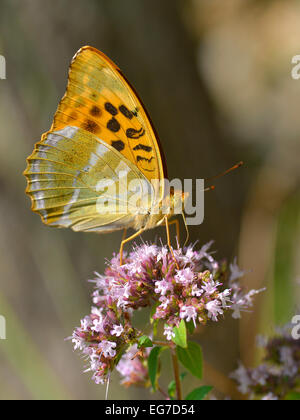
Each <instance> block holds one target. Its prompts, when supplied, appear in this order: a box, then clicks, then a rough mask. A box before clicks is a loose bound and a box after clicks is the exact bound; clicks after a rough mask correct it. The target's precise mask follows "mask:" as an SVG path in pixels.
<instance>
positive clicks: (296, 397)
mask: <svg viewBox="0 0 300 420" xmlns="http://www.w3.org/2000/svg"><path fill="white" fill-rule="evenodd" d="M285 400H286V401H300V393H299V392H290V393H289V394H287V396H286V397H285Z"/></svg>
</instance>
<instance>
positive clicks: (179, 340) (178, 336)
mask: <svg viewBox="0 0 300 420" xmlns="http://www.w3.org/2000/svg"><path fill="white" fill-rule="evenodd" d="M173 332H174V334H175V337H173V338H172V341H173V342H174V343H175V344H176V345H177V346H179V347H182V348H184V349H185V348H187V338H186V326H185V322H184V320H183V319H182V320H181V321H180V324H179V327H174V328H173Z"/></svg>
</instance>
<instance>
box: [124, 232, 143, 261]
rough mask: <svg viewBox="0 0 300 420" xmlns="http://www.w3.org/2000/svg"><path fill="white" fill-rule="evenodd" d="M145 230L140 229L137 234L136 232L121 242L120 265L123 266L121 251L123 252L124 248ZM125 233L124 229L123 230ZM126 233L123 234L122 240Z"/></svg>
mask: <svg viewBox="0 0 300 420" xmlns="http://www.w3.org/2000/svg"><path fill="white" fill-rule="evenodd" d="M144 230H145V229H141V230H139V231H138V232H136V233H135V234H134V235H132V236H129V238H127V239H123V240H122V242H121V247H120V265H123V251H124V246H125V245H126V244H127V243H128V242H130V241H133V240H134V239H135V238H137V237H138V236H140V235H141V234H142V233H143V232H144ZM125 231H126V229H125ZM126 232H127V231H126ZM125 235H126V233H125V232H124V235H123V238H124V237H125Z"/></svg>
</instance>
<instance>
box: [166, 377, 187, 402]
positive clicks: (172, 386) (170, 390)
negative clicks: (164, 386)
mask: <svg viewBox="0 0 300 420" xmlns="http://www.w3.org/2000/svg"><path fill="white" fill-rule="evenodd" d="M186 375H187V373H186V372H183V373H181V374H180V381H183V380H184V378H185V377H186ZM175 393H176V382H175V381H171V382H170V383H169V386H168V394H169V396H170V397H171V398H175Z"/></svg>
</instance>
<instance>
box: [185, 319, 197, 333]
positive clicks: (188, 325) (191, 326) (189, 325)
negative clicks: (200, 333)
mask: <svg viewBox="0 0 300 420" xmlns="http://www.w3.org/2000/svg"><path fill="white" fill-rule="evenodd" d="M185 325H186V328H187V330H188V332H189V334H193V333H194V331H195V325H194V322H193V321H190V322H186V323H185Z"/></svg>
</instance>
